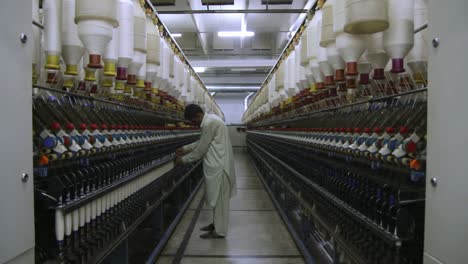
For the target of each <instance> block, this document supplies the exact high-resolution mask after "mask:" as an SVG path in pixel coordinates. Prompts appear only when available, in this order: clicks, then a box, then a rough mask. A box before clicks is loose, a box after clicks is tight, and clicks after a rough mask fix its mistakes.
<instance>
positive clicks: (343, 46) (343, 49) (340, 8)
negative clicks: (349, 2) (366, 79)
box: [333, 0, 366, 76]
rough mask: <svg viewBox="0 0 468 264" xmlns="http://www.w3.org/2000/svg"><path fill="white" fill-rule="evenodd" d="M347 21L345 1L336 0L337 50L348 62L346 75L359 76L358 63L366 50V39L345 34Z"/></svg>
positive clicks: (334, 22) (362, 36)
mask: <svg viewBox="0 0 468 264" xmlns="http://www.w3.org/2000/svg"><path fill="white" fill-rule="evenodd" d="M345 20H346V13H345V0H335V5H334V6H333V31H334V32H335V35H336V48H337V49H338V52H339V53H340V55H341V57H342V58H343V60H344V61H345V62H346V75H348V76H356V75H357V74H358V71H357V62H358V60H359V58H360V57H361V55H362V54H363V53H364V51H365V50H366V37H365V36H364V35H352V34H348V33H346V32H344V25H345Z"/></svg>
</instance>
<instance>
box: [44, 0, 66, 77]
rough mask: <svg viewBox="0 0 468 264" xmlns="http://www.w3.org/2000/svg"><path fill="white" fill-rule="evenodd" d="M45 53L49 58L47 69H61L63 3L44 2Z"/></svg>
mask: <svg viewBox="0 0 468 264" xmlns="http://www.w3.org/2000/svg"><path fill="white" fill-rule="evenodd" d="M43 13H44V51H45V53H46V56H47V62H46V65H45V68H46V69H52V70H58V69H60V55H61V53H62V46H61V33H62V30H61V26H62V1H61V0H44V2H43Z"/></svg>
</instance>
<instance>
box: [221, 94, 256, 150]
mask: <svg viewBox="0 0 468 264" xmlns="http://www.w3.org/2000/svg"><path fill="white" fill-rule="evenodd" d="M247 95H249V93H231V94H227V93H218V94H216V95H215V97H214V98H215V99H216V103H217V104H218V105H219V107H220V108H221V110H222V111H223V112H224V117H225V119H226V124H227V125H228V128H229V134H230V137H231V143H232V146H233V147H234V148H238V147H245V145H246V142H245V132H239V131H237V128H238V127H240V126H238V125H239V124H241V123H242V115H243V114H244V99H245V97H246V96H247ZM232 124H236V125H232Z"/></svg>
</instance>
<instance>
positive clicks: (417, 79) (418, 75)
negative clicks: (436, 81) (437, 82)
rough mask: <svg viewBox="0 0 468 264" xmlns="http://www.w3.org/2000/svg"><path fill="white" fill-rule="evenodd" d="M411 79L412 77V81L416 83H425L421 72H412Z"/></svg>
mask: <svg viewBox="0 0 468 264" xmlns="http://www.w3.org/2000/svg"><path fill="white" fill-rule="evenodd" d="M413 79H414V82H415V83H417V84H423V83H425V81H424V75H423V74H422V73H419V72H418V73H415V74H413Z"/></svg>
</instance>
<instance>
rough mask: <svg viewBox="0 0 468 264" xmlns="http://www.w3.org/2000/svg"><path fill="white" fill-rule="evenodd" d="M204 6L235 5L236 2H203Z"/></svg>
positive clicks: (221, 0) (204, 0) (228, 0)
mask: <svg viewBox="0 0 468 264" xmlns="http://www.w3.org/2000/svg"><path fill="white" fill-rule="evenodd" d="M201 2H202V5H233V4H234V0H202V1H201Z"/></svg>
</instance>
